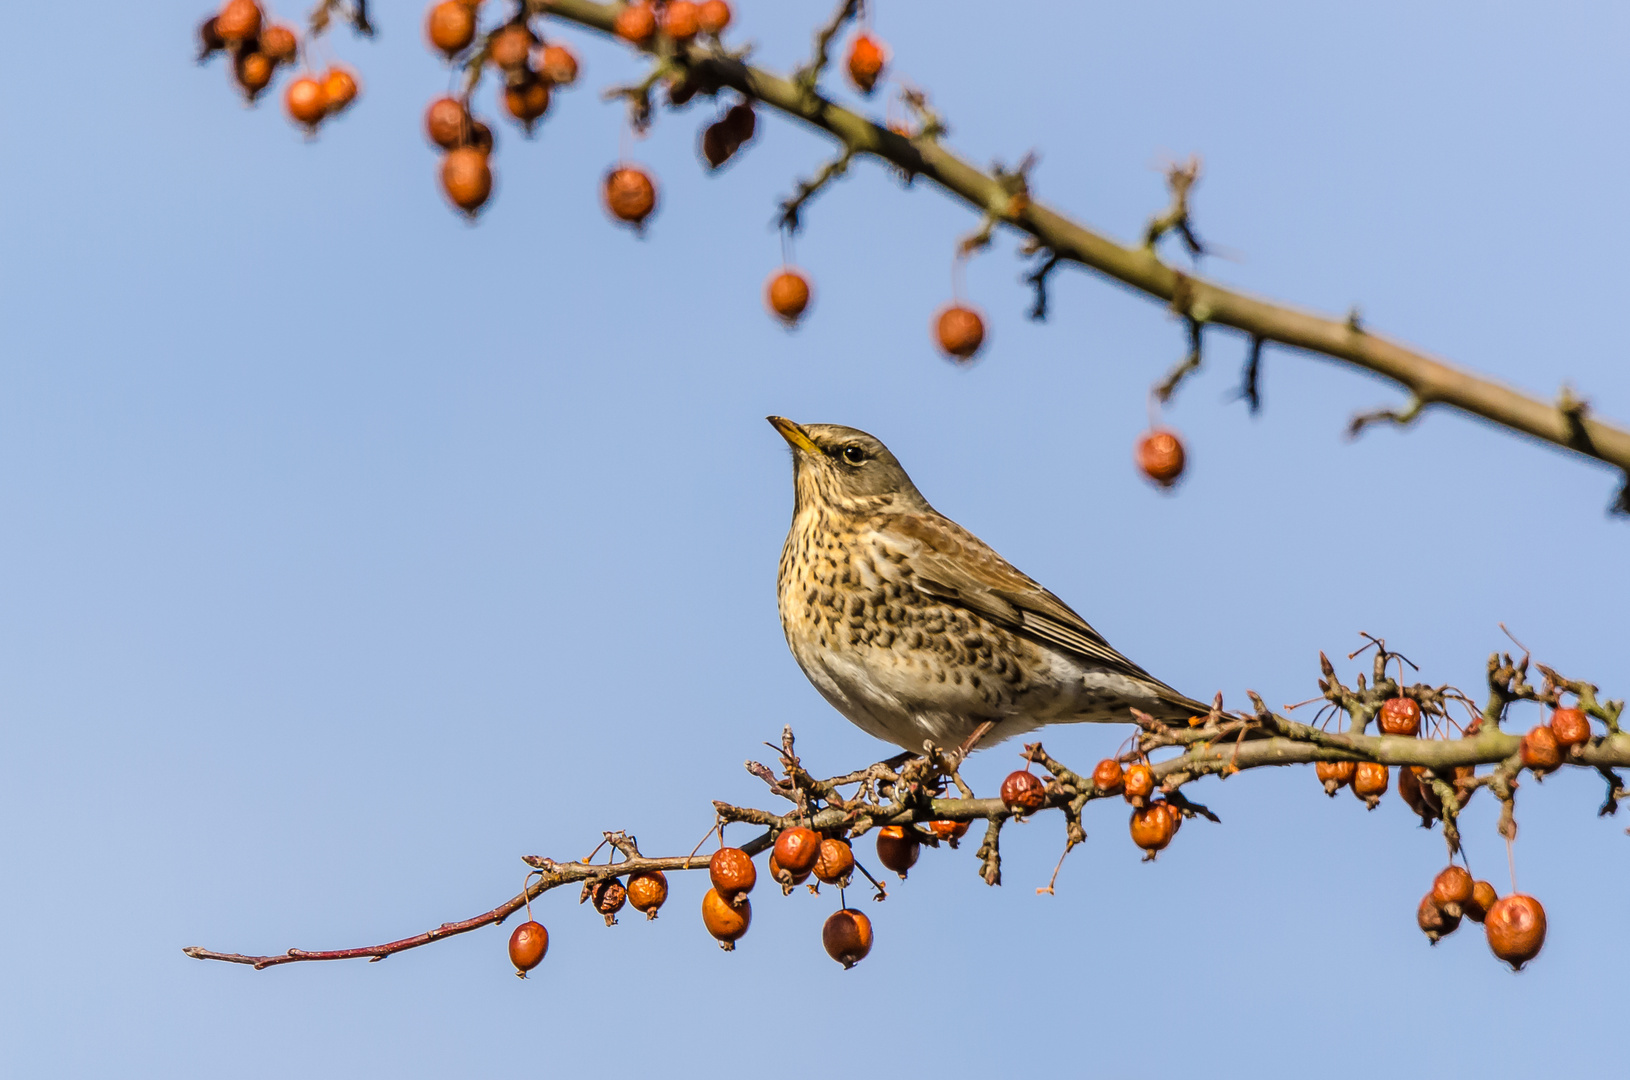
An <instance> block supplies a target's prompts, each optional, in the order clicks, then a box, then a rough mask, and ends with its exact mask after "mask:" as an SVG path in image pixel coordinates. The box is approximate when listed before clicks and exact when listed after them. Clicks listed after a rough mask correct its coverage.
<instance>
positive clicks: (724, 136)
mask: <svg viewBox="0 0 1630 1080" xmlns="http://www.w3.org/2000/svg"><path fill="white" fill-rule="evenodd" d="M735 152H736V142H735V140H734V139H732V138H731V137H730V132H729V130H728V129H727V128H726V127H725V126H724V121H722V120H720V121H718V122H716V123H712V124H709V125H708V126H707V127H705V128H703V129H702V160H703V161H705V162H707V167H708V168H710V169H717V168H718V167H719V166H720V165H723V164H724V163H725V162H727V161H729V160H730V156H731V155H732V154H734V153H735Z"/></svg>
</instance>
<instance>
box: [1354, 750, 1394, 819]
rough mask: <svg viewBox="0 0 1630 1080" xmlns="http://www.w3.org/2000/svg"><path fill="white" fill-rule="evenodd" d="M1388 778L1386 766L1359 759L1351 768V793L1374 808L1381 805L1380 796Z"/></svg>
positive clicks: (1383, 793) (1384, 789)
mask: <svg viewBox="0 0 1630 1080" xmlns="http://www.w3.org/2000/svg"><path fill="white" fill-rule="evenodd" d="M1389 779H1390V774H1389V773H1388V770H1387V767H1386V766H1385V765H1377V764H1376V763H1375V762H1373V761H1360V762H1359V763H1358V768H1356V769H1355V770H1353V794H1354V795H1356V796H1358V797H1359V798H1360V799H1363V800H1364V801H1365V802H1367V803H1369V805H1370V809H1371V810H1374V809H1375V808H1376V807H1377V806H1380V805H1381V796H1382V795H1385V794H1386V792H1387V783H1388V781H1389Z"/></svg>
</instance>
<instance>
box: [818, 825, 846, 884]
mask: <svg viewBox="0 0 1630 1080" xmlns="http://www.w3.org/2000/svg"><path fill="white" fill-rule="evenodd" d="M854 869H855V853H854V851H853V850H852V849H851V848H850V847H849V845H848V843H846V842H845V841H843V840H834V839H832V838H831V837H828V838H826V839H825V840H822V841H821V857H820V858H819V859H816V860H815V876H816V877H817V878H819V879H820V880H822V881H824V882H826V883H827V884H828V885H836V886H838V887H839V888H842V887H844V886H846V885H848V884H849V875H850V874H851V873H853V872H854Z"/></svg>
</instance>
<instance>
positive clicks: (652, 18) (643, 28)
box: [611, 0, 657, 45]
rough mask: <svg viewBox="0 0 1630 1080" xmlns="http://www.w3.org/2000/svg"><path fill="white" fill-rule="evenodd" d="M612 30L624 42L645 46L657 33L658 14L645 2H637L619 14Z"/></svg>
mask: <svg viewBox="0 0 1630 1080" xmlns="http://www.w3.org/2000/svg"><path fill="white" fill-rule="evenodd" d="M611 29H612V32H613V33H615V34H616V35H617V36H618V37H620V38H622V39H623V40H624V41H629V42H633V43H634V44H635V45H643V44H645V43H646V42H647V41H650V40H651V36H652V35H653V34H655V33H656V32H657V13H656V11H655V9H653V8H652V7H651V5H650V4H648V3H646V2H645V0H636V2H635V3H632V4H629V5H627V6H625V7H624V8H623V9H622V10H621V11H619V12H617V19H616V21H615V22H613V23H612V26H611Z"/></svg>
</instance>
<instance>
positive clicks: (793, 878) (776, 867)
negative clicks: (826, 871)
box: [770, 852, 810, 896]
mask: <svg viewBox="0 0 1630 1080" xmlns="http://www.w3.org/2000/svg"><path fill="white" fill-rule="evenodd" d="M809 874H810V871H808V870H805V871H804V872H803V873H801V874H795V873H793V872H792V871H791V870H788V869H787V868H786V867H784V866H782V865H781V863H780V860H778V859H777V858H776V857H775V854H774V853H773V852H772V853H771V854H770V880H772V881H774V882H775V883H776V884H777V885H780V886H781V895H782V896H791V895H792V890H793V887H794V886H796V885H802V884H803V883H804V882H806V881H808V880H809Z"/></svg>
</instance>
